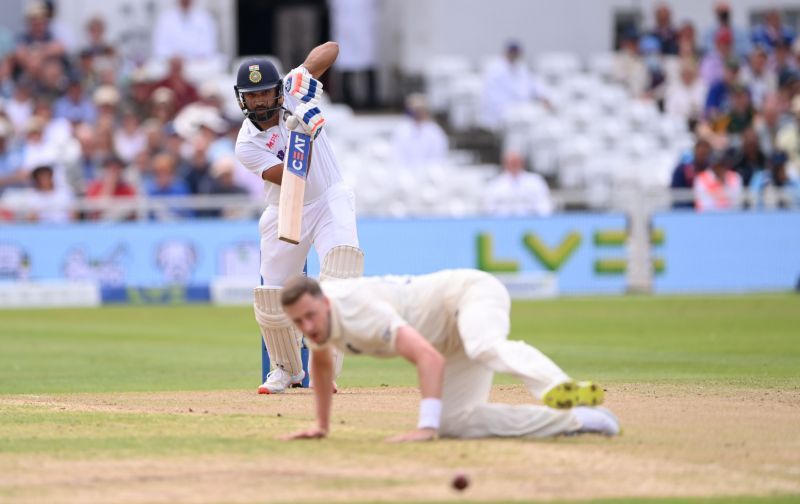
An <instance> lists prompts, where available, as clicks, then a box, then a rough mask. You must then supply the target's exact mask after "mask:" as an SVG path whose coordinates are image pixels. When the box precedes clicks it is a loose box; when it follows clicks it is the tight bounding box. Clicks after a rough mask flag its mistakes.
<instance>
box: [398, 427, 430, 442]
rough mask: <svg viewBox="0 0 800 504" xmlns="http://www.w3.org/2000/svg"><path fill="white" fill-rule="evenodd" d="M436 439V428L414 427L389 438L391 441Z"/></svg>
mask: <svg viewBox="0 0 800 504" xmlns="http://www.w3.org/2000/svg"><path fill="white" fill-rule="evenodd" d="M434 439H436V431H435V430H434V429H414V430H413V431H410V432H405V433H403V434H398V435H396V436H392V437H390V438H388V439H387V441H388V442H390V443H408V442H414V441H433V440H434Z"/></svg>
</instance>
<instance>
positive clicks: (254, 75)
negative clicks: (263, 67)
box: [250, 70, 261, 84]
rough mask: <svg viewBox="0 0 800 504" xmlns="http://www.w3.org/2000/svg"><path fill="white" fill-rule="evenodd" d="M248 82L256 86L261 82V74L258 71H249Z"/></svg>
mask: <svg viewBox="0 0 800 504" xmlns="http://www.w3.org/2000/svg"><path fill="white" fill-rule="evenodd" d="M250 82H252V83H253V84H258V83H259V82H261V72H259V71H258V70H251V71H250Z"/></svg>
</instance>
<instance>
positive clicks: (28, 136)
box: [21, 117, 62, 184]
mask: <svg viewBox="0 0 800 504" xmlns="http://www.w3.org/2000/svg"><path fill="white" fill-rule="evenodd" d="M44 129H45V122H44V120H42V119H41V118H40V117H32V118H31V120H30V121H29V122H28V124H27V125H26V127H25V140H24V141H23V143H22V152H21V156H22V168H24V169H25V170H26V171H27V172H30V171H31V170H33V169H34V168H35V167H37V166H43V165H48V166H50V167H51V170H52V167H53V166H52V165H53V163H54V162H55V161H56V159H58V150H57V148H56V146H55V145H53V144H49V143H47V142H45V139H44ZM56 178H57V179H59V180H58V183H59V184H60V183H61V182H62V179H61V177H60V176H59V175H56Z"/></svg>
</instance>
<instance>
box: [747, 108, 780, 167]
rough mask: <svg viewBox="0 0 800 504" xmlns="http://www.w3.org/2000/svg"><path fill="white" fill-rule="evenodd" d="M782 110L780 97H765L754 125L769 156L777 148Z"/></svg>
mask: <svg viewBox="0 0 800 504" xmlns="http://www.w3.org/2000/svg"><path fill="white" fill-rule="evenodd" d="M780 112H781V110H780V106H779V104H778V97H777V96H776V95H770V96H768V97H766V98H765V99H764V104H763V106H762V107H761V114H759V115H758V117H756V120H755V123H754V127H755V131H756V135H758V142H759V145H760V147H761V150H762V151H763V152H764V154H765V155H767V156H769V155H771V154H772V152H773V151H774V150H775V139H776V138H777V136H778V130H780V127H781V113H780Z"/></svg>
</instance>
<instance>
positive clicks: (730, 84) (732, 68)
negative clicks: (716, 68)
mask: <svg viewBox="0 0 800 504" xmlns="http://www.w3.org/2000/svg"><path fill="white" fill-rule="evenodd" d="M738 82H739V63H737V62H736V60H728V62H727V64H726V65H725V71H724V73H723V74H722V78H721V79H720V80H718V81H716V82H714V84H713V85H712V86H711V87H710V88H709V89H708V97H707V98H706V108H705V117H706V119H708V121H709V122H710V123H711V124H712V128H713V129H714V130H716V131H720V130H724V129H725V128H724V127H720V126H718V125H716V124H715V123H717V121H719V120H720V118H721V117H723V116H724V115H725V114H726V113H727V112H728V111H729V110H730V107H731V91H732V90H733V88H734V86H736V84H737V83H738Z"/></svg>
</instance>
